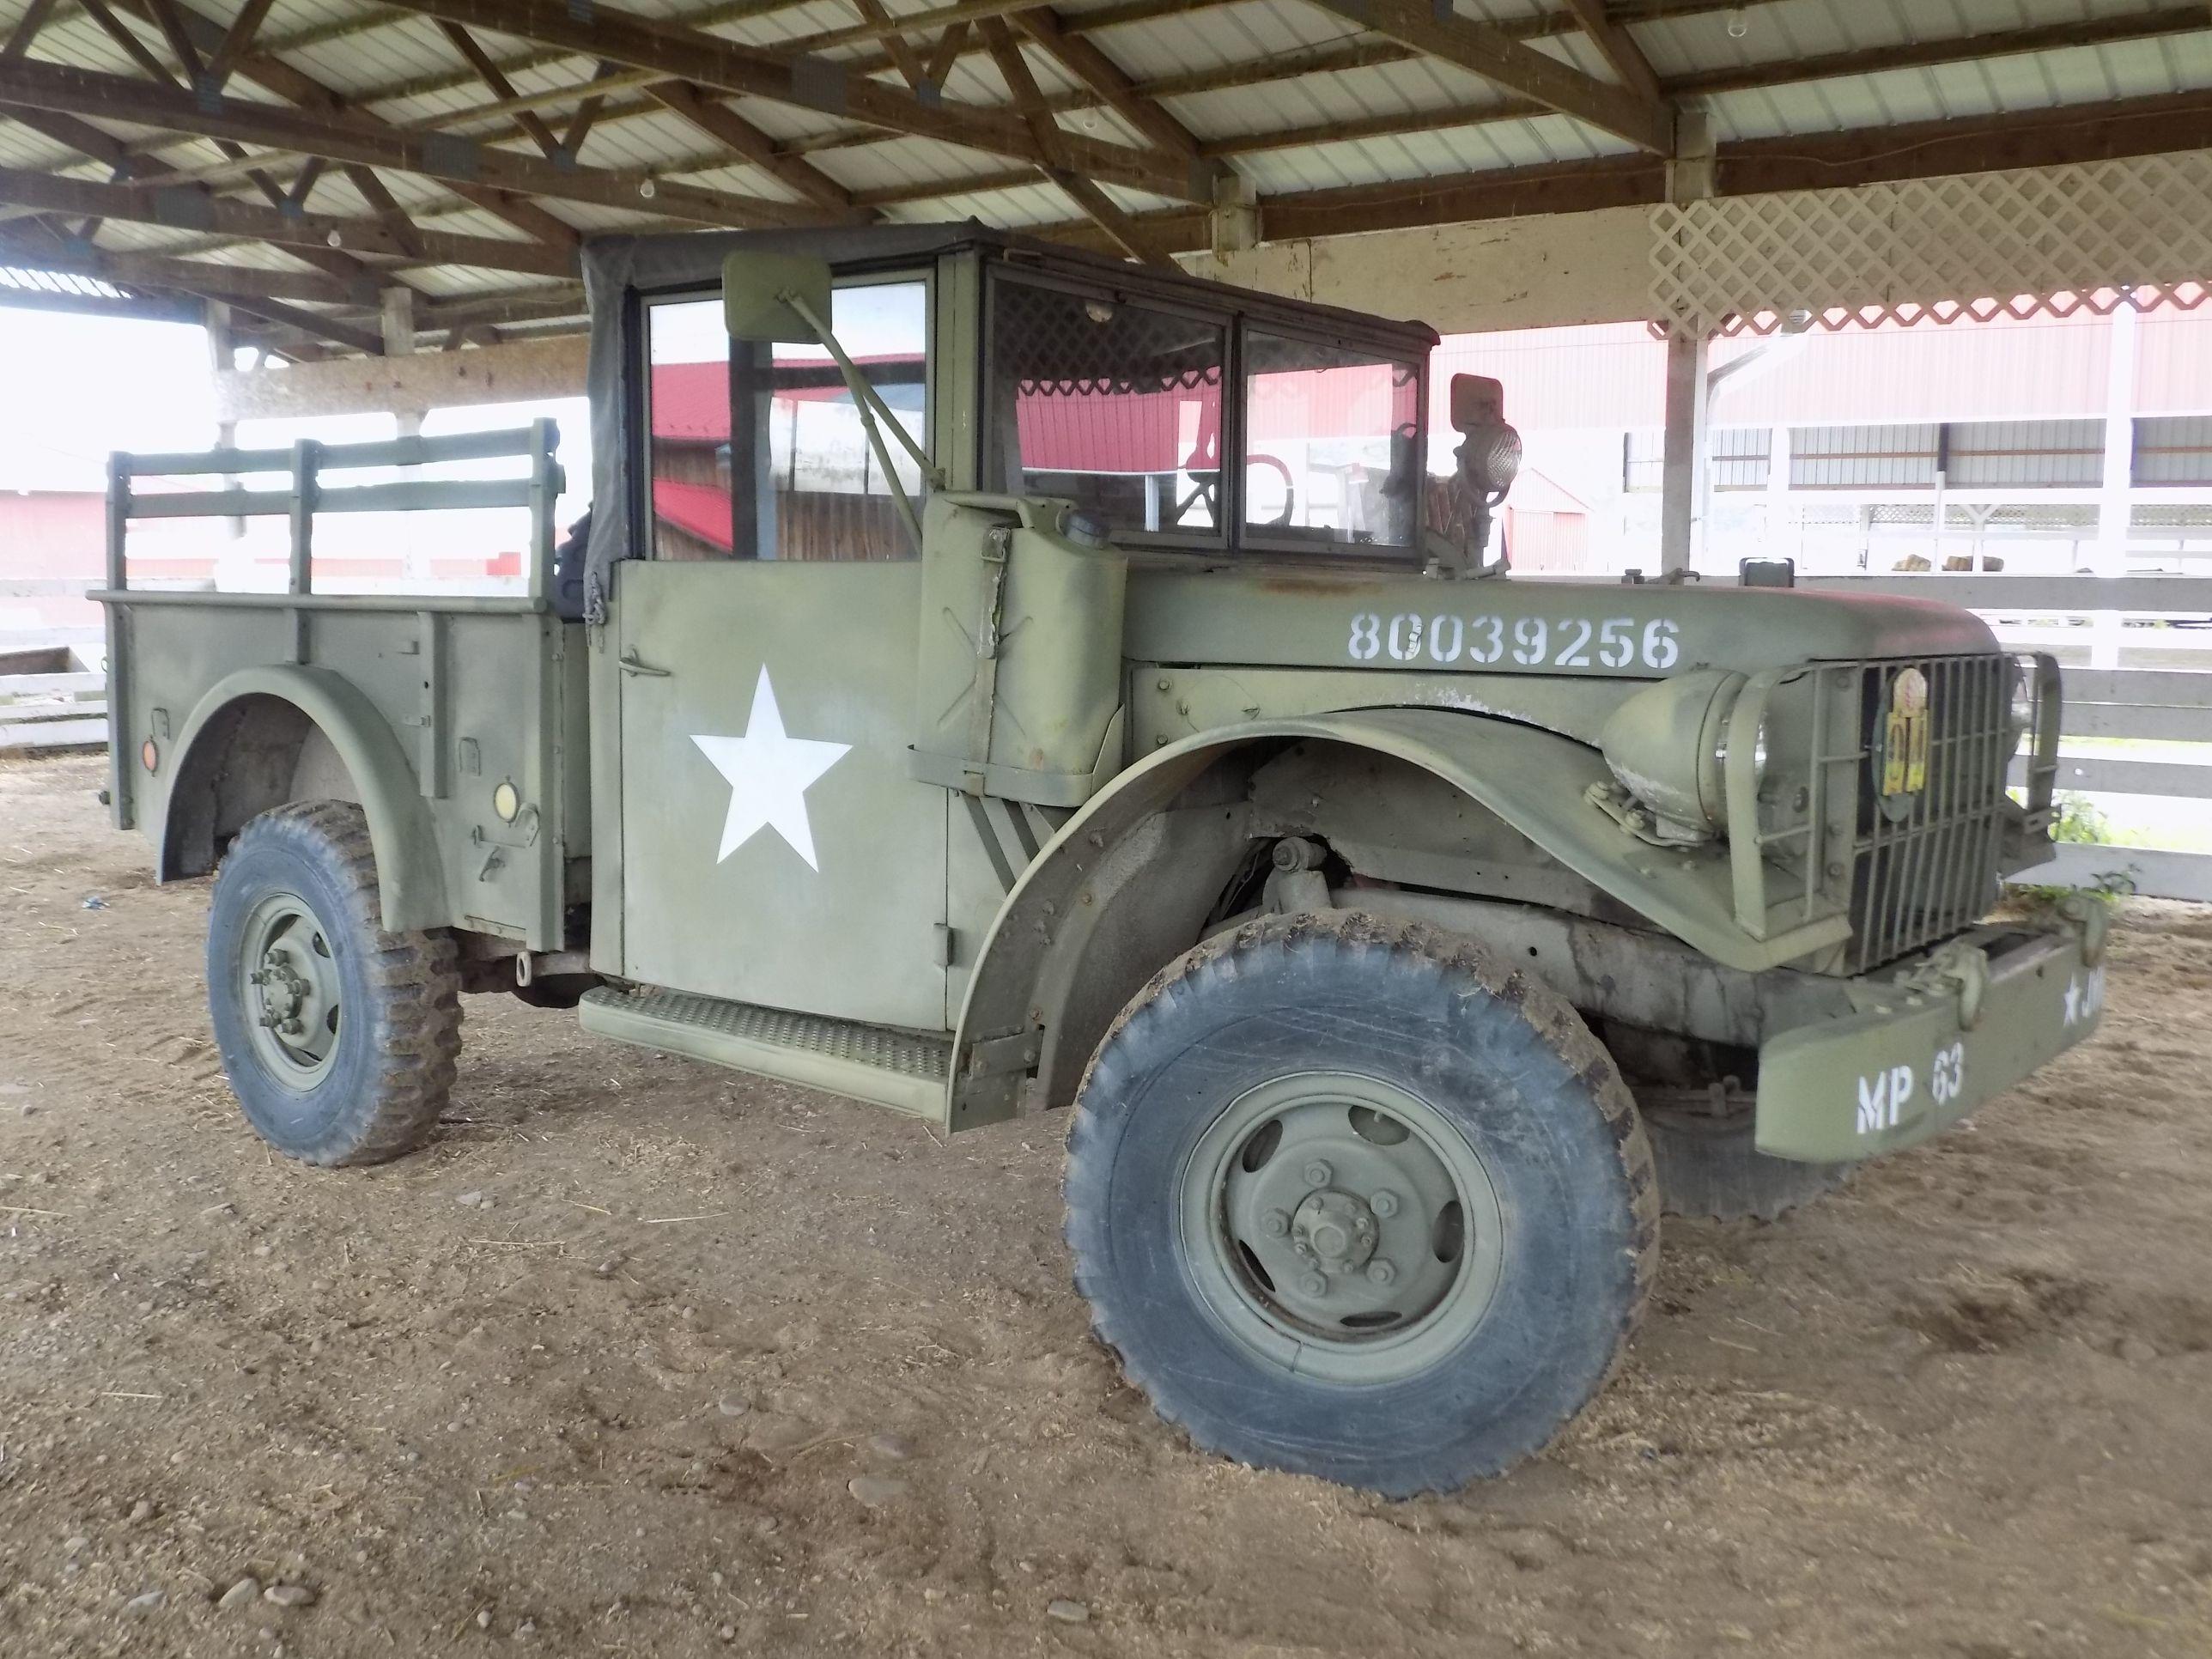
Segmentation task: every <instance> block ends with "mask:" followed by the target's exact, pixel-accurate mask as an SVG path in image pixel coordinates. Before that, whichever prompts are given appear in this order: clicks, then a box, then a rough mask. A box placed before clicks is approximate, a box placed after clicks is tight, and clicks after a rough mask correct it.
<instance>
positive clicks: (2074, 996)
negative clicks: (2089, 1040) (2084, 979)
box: [2066, 974, 2081, 1025]
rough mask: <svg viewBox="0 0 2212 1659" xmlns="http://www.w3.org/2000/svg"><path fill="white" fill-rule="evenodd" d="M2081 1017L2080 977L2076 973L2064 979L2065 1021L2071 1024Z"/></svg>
mask: <svg viewBox="0 0 2212 1659" xmlns="http://www.w3.org/2000/svg"><path fill="white" fill-rule="evenodd" d="M2080 1018H2081V975H2078V974H2076V975H2072V976H2071V977H2069V979H2068V980H2067V981H2066V1023H2067V1024H2069V1025H2071V1024H2074V1023H2075V1021H2076V1020H2078V1019H2080Z"/></svg>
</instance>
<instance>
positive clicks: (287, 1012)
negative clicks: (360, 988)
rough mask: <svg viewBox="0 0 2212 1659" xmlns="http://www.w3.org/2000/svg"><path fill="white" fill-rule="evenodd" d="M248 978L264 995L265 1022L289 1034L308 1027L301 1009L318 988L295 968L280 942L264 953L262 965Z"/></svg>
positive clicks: (285, 1034)
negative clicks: (279, 944) (301, 1015)
mask: <svg viewBox="0 0 2212 1659" xmlns="http://www.w3.org/2000/svg"><path fill="white" fill-rule="evenodd" d="M248 977H249V979H250V980H251V981H252V984H253V986H254V987H255V989H257V990H258V991H259V992H260V994H261V1024H263V1025H264V1026H265V1027H267V1028H268V1029H269V1030H273V1031H278V1032H281V1033H283V1035H284V1036H298V1035H300V1034H301V1032H302V1031H303V1030H305V1024H304V1022H303V1021H302V1020H301V1018H300V1012H301V1009H303V1008H305V1007H306V1006H307V998H308V995H309V994H310V993H311V992H313V989H314V986H313V981H310V980H308V979H307V977H306V976H305V975H302V974H301V973H299V972H298V971H297V970H296V969H294V968H293V966H292V963H291V959H290V958H289V957H288V956H286V955H285V953H284V951H283V949H282V947H280V946H276V945H271V946H270V948H269V949H268V950H267V951H264V952H263V953H262V957H261V966H260V967H259V968H258V969H255V970H254V972H253V973H252V974H251V975H248Z"/></svg>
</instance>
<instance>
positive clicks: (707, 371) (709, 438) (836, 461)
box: [646, 280, 930, 561]
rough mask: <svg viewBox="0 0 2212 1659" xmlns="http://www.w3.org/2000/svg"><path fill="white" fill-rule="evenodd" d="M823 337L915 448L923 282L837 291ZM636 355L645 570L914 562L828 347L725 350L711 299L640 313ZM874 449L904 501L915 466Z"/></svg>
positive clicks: (923, 352)
mask: <svg viewBox="0 0 2212 1659" xmlns="http://www.w3.org/2000/svg"><path fill="white" fill-rule="evenodd" d="M830 325H831V326H832V327H833V328H834V329H835V330H836V333H837V338H838V340H839V342H840V343H842V345H843V346H844V348H845V349H846V351H847V352H848V354H849V355H850V356H851V357H852V358H853V360H854V364H855V365H856V366H857V367H858V368H860V373H861V375H862V377H863V378H864V379H866V380H867V382H868V383H869V385H871V386H873V387H875V389H876V391H877V392H878V394H880V395H881V397H882V398H883V400H884V403H885V404H887V405H888V406H889V408H890V411H891V415H892V417H893V418H894V419H895V420H896V421H897V422H899V423H900V424H901V425H902V427H904V428H905V429H906V430H907V431H908V433H910V434H911V435H913V436H914V437H915V441H917V442H919V443H921V445H922V446H923V447H924V448H925V450H926V449H927V447H928V444H929V439H930V435H929V431H928V392H929V288H928V284H927V283H924V282H921V281H914V280H905V281H899V282H890V283H866V284H854V285H850V286H847V287H842V288H839V289H836V291H835V293H834V294H833V295H832V296H831V308H830ZM710 331H711V333H710ZM647 355H648V358H649V362H650V369H649V376H648V381H647V394H646V401H647V431H648V433H649V434H650V441H651V446H652V457H651V473H652V501H653V556H655V557H656V558H674V559H686V558H689V559H730V558H738V559H807V560H817V561H822V560H884V559H908V558H914V557H916V556H919V553H920V550H919V549H918V548H916V547H915V546H914V545H913V544H912V540H911V538H910V537H909V536H908V533H907V530H906V526H905V525H904V523H903V522H902V520H900V518H899V515H898V511H897V507H896V503H895V501H894V498H893V496H892V494H891V487H890V483H889V482H888V481H887V480H886V479H885V478H884V471H883V465H882V463H881V461H880V460H879V459H878V457H877V456H876V453H875V452H874V450H873V448H872V447H871V446H870V444H869V442H868V438H867V430H866V427H865V426H864V425H863V424H862V423H861V421H860V410H859V407H858V406H857V405H856V404H855V403H854V398H853V395H852V393H851V392H848V390H847V389H846V386H845V382H844V379H843V377H842V374H840V373H839V371H838V368H837V366H836V362H834V361H833V360H832V359H831V358H830V356H829V353H828V352H827V351H825V350H823V349H822V348H821V347H819V346H816V345H791V344H779V345H774V346H770V345H767V344H755V343H747V342H744V341H732V340H731V339H730V337H729V336H728V335H727V334H726V333H725V332H723V330H722V307H721V301H720V300H686V301H671V302H666V303H663V304H659V305H656V306H653V307H651V308H650V310H649V311H648V313H647ZM885 437H886V438H887V439H889V440H890V453H891V461H892V465H893V466H894V467H895V468H896V471H897V473H898V477H899V480H900V482H901V483H903V484H904V485H905V487H906V490H907V493H908V495H909V496H913V497H915V498H917V499H918V498H919V497H920V496H921V494H922V493H923V489H924V486H923V483H922V479H921V474H920V471H919V470H918V469H917V468H916V467H915V465H914V462H913V460H912V459H910V458H909V457H908V455H907V454H906V453H905V452H904V450H903V449H902V447H900V446H899V444H898V442H897V441H896V438H895V437H892V436H891V435H890V434H888V433H887V434H885Z"/></svg>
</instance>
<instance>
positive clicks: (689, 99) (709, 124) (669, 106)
mask: <svg viewBox="0 0 2212 1659" xmlns="http://www.w3.org/2000/svg"><path fill="white" fill-rule="evenodd" d="M646 90H647V94H649V95H650V96H651V97H652V99H653V102H654V103H655V104H657V105H658V106H660V107H661V108H664V109H666V110H669V111H671V112H673V113H675V114H677V115H680V116H682V117H683V118H684V119H685V120H686V121H688V122H690V124H691V125H693V126H695V127H696V128H697V129H698V130H699V131H702V132H703V133H705V134H706V135H707V137H709V138H711V139H713V140H714V142H715V143H718V144H724V145H726V146H728V148H729V149H730V151H731V153H732V155H737V156H738V157H741V158H742V159H743V160H744V161H750V162H751V163H752V164H753V165H754V166H755V167H758V168H760V169H761V170H762V171H763V173H768V174H769V175H770V176H772V177H773V178H775V179H776V180H777V181H778V182H779V183H781V184H782V185H784V186H785V187H786V188H787V189H789V190H792V191H796V192H797V193H798V194H799V195H800V196H802V197H805V199H806V200H808V201H810V202H812V203H814V204H816V205H817V206H819V207H823V208H827V209H828V210H830V211H831V212H833V213H836V214H841V215H851V216H856V217H860V218H868V217H872V215H870V214H867V213H866V212H856V210H855V208H854V202H853V197H852V193H851V192H850V191H848V190H847V189H846V188H845V187H844V186H843V185H841V184H839V183H838V182H837V181H836V179H832V178H831V177H830V176H829V174H828V173H824V172H823V171H822V169H821V168H819V167H815V166H812V165H811V164H810V163H809V162H806V161H802V160H801V159H799V157H798V156H795V155H785V154H784V153H782V151H781V150H780V149H778V148H777V147H776V142H775V139H773V138H771V137H769V135H768V134H766V133H765V132H763V131H761V130H760V129H759V128H758V127H757V126H755V125H753V124H752V123H751V122H750V121H748V120H746V119H745V118H744V116H742V115H740V114H738V112H737V111H735V110H733V109H732V108H731V107H730V106H728V105H727V104H725V103H723V102H722V101H721V100H720V99H718V98H716V97H715V96H714V94H711V93H709V92H708V91H707V90H705V89H704V88H700V87H695V86H693V85H692V84H691V83H690V82H689V81H659V82H654V83H653V85H652V86H650V87H648V88H646Z"/></svg>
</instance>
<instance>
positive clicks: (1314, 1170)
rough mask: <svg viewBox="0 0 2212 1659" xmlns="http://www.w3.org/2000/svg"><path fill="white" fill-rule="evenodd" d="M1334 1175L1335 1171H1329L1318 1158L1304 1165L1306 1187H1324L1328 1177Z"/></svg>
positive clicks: (1326, 1184) (1326, 1165)
mask: <svg viewBox="0 0 2212 1659" xmlns="http://www.w3.org/2000/svg"><path fill="white" fill-rule="evenodd" d="M1335 1173H1336V1171H1335V1170H1332V1169H1330V1168H1329V1167H1328V1164H1324V1163H1322V1161H1321V1160H1320V1159H1319V1158H1316V1159H1314V1161H1313V1162H1312V1163H1310V1164H1307V1165H1306V1169H1305V1176H1306V1185H1307V1186H1309V1187H1326V1186H1328V1182H1329V1177H1330V1176H1333V1175H1334V1174H1335Z"/></svg>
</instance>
